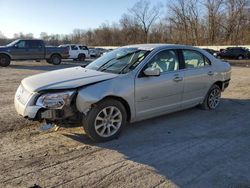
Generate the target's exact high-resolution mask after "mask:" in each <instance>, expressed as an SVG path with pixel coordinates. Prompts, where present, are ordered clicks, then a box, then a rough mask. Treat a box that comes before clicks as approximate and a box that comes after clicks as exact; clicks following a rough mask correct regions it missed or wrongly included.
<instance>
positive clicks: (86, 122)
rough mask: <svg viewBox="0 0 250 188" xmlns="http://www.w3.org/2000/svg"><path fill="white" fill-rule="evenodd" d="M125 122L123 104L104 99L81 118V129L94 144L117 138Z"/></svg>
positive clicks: (125, 116) (125, 114)
mask: <svg viewBox="0 0 250 188" xmlns="http://www.w3.org/2000/svg"><path fill="white" fill-rule="evenodd" d="M105 111H106V116H105ZM110 113H111V114H112V115H113V118H112V117H110ZM115 115H116V116H115ZM126 120H127V113H126V109H125V107H124V106H123V104H122V103H120V102H119V101H117V100H114V99H105V100H103V101H101V102H99V103H97V104H96V105H95V106H94V107H92V108H91V109H90V111H89V112H88V114H87V115H86V116H85V117H84V118H83V128H84V130H85V132H86V134H87V135H88V136H89V137H90V138H91V139H92V140H94V141H95V142H105V141H109V140H113V139H115V138H118V137H119V135H120V133H121V131H122V129H123V128H124V126H125V124H126ZM113 121H114V122H113Z"/></svg>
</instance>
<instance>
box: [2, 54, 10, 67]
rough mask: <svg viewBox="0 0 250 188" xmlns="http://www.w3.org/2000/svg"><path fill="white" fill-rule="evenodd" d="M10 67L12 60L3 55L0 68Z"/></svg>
mask: <svg viewBox="0 0 250 188" xmlns="http://www.w3.org/2000/svg"><path fill="white" fill-rule="evenodd" d="M9 65H10V58H9V56H7V55H5V54H1V55H0V66H1V67H7V66H9Z"/></svg>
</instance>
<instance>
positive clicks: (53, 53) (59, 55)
mask: <svg viewBox="0 0 250 188" xmlns="http://www.w3.org/2000/svg"><path fill="white" fill-rule="evenodd" d="M54 55H58V56H60V58H62V55H61V54H60V53H53V54H51V55H50V59H51V58H52V56H54Z"/></svg>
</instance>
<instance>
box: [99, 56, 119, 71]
mask: <svg viewBox="0 0 250 188" xmlns="http://www.w3.org/2000/svg"><path fill="white" fill-rule="evenodd" d="M114 59H115V58H112V59H110V60H108V61H107V62H106V63H104V64H103V65H101V66H100V67H99V68H98V69H97V71H100V70H101V68H103V67H104V66H105V65H107V64H108V63H109V62H110V61H112V60H114ZM102 70H103V69H102ZM102 70H101V71H102Z"/></svg>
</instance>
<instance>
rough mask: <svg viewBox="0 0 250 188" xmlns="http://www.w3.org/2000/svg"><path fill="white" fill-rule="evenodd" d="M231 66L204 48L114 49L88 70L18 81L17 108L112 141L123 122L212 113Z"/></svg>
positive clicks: (28, 115)
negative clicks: (179, 113)
mask: <svg viewBox="0 0 250 188" xmlns="http://www.w3.org/2000/svg"><path fill="white" fill-rule="evenodd" d="M230 76H231V67H230V65H229V64H228V63H226V62H222V61H221V60H218V59H216V58H215V57H214V56H212V55H210V54H209V53H207V52H206V51H204V50H201V49H199V48H194V47H191V46H184V45H167V44H142V45H131V46H125V47H121V48H118V49H116V50H113V51H111V52H109V53H107V54H105V55H104V56H102V57H100V58H98V59H97V60H95V61H93V62H92V63H90V64H89V65H88V66H87V67H85V68H84V67H74V68H67V69H61V70H56V71H51V72H48V73H42V74H38V75H34V76H31V77H28V78H25V79H24V80H22V82H21V85H20V86H19V88H18V90H17V92H16V95H15V108H16V110H17V112H18V114H20V115H22V116H23V117H25V118H28V119H32V120H38V121H42V120H44V121H46V122H51V123H57V124H60V123H61V122H64V123H65V122H67V120H75V121H82V124H83V127H84V129H85V132H86V133H87V135H88V136H89V137H90V138H91V139H93V140H95V141H107V140H111V139H114V138H116V137H117V136H118V135H119V134H120V133H121V130H122V128H123V127H124V126H125V124H126V123H127V122H135V121H140V120H143V119H147V118H151V117H155V116H159V115H163V114H167V113H171V112H175V111H179V110H182V109H186V108H191V107H194V106H200V107H201V108H203V109H207V110H213V109H215V108H217V107H218V105H219V103H220V97H221V92H222V91H224V90H225V88H226V87H228V85H229V81H230Z"/></svg>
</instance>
